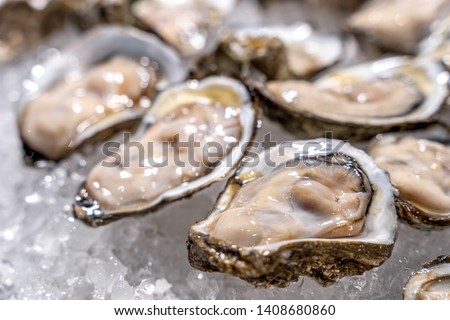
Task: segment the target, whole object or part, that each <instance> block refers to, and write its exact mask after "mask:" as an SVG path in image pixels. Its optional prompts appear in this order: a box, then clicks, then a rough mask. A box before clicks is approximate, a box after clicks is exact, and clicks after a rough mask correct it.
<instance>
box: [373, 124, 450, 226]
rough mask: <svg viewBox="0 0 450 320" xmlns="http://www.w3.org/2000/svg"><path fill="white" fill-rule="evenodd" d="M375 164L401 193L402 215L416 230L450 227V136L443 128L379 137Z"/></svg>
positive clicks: (400, 207)
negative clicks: (417, 228)
mask: <svg viewBox="0 0 450 320" xmlns="http://www.w3.org/2000/svg"><path fill="white" fill-rule="evenodd" d="M369 154H370V155H371V156H372V157H373V159H374V161H375V163H376V164H377V165H378V166H379V167H380V168H382V169H384V170H386V171H387V172H388V173H389V175H390V178H391V182H392V185H393V186H394V187H395V188H396V189H397V191H398V194H397V196H396V207H397V213H398V215H399V216H400V217H401V218H403V219H405V220H406V221H408V222H409V223H410V224H412V225H413V226H415V227H428V228H430V227H434V228H436V227H444V226H450V191H449V190H450V132H449V131H448V130H447V129H445V128H443V127H440V126H432V127H430V128H428V129H424V130H417V131H412V132H408V133H395V134H394V133H391V134H383V135H378V136H377V137H376V138H374V140H373V141H372V142H371V143H370V145H369Z"/></svg>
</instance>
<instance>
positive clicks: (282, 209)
mask: <svg viewBox="0 0 450 320" xmlns="http://www.w3.org/2000/svg"><path fill="white" fill-rule="evenodd" d="M251 163H253V164H255V165H250V163H247V164H246V163H245V162H243V163H241V166H240V167H239V168H238V170H237V171H236V174H235V175H234V176H233V177H232V178H231V179H230V180H229V182H228V184H227V186H226V188H225V190H224V191H223V192H222V194H221V195H220V197H219V199H218V200H217V202H216V204H215V205H214V208H213V209H212V211H211V213H210V214H209V215H208V217H206V218H205V219H204V220H202V221H200V222H198V223H196V224H194V225H193V226H192V227H191V229H190V232H189V241H188V249H189V261H190V263H191V265H192V266H193V267H195V268H197V269H199V270H202V271H221V272H225V273H229V274H232V275H235V276H238V277H240V278H242V279H244V280H245V281H248V282H250V283H253V284H255V285H257V286H263V287H270V286H279V287H282V286H287V285H288V284H289V282H291V281H296V280H297V278H298V277H299V276H300V275H308V276H311V277H314V278H315V279H316V280H317V281H318V282H319V283H321V284H322V285H329V284H331V283H333V282H335V281H337V280H338V279H340V278H342V277H344V276H348V275H358V274H362V273H363V272H364V271H366V270H369V269H372V268H374V267H376V266H379V265H380V264H382V263H383V262H384V261H385V260H386V259H387V258H388V257H389V256H390V254H391V251H392V247H393V244H394V240H395V233H396V225H397V223H396V214H395V208H394V196H393V189H392V187H391V185H390V183H389V178H388V176H387V174H386V173H385V172H384V171H382V170H381V169H379V168H378V167H377V166H376V165H375V164H374V163H373V161H372V159H371V158H370V157H369V156H367V155H366V154H365V153H364V152H362V151H361V150H358V149H356V148H354V147H352V146H350V145H349V144H348V143H344V142H342V141H339V140H325V139H317V140H309V141H308V140H307V141H295V142H292V143H288V144H280V145H278V146H277V147H275V148H272V149H270V150H266V151H263V152H261V153H260V154H259V155H258V157H257V158H256V159H255V160H254V161H253V160H252V161H251Z"/></svg>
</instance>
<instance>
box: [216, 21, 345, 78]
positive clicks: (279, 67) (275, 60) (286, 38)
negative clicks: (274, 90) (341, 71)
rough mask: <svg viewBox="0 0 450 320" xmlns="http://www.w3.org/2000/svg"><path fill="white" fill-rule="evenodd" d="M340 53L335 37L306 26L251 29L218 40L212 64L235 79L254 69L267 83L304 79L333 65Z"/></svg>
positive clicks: (235, 31) (336, 37)
mask: <svg viewBox="0 0 450 320" xmlns="http://www.w3.org/2000/svg"><path fill="white" fill-rule="evenodd" d="M343 51H344V48H343V42H342V40H341V39H340V37H339V36H337V35H328V34H322V33H319V32H317V31H314V30H313V28H312V27H311V26H310V25H308V24H300V23H299V24H294V25H289V26H288V25H268V26H255V27H246V28H238V29H236V30H234V31H232V32H231V34H230V35H229V36H227V37H226V38H225V39H224V40H222V43H221V46H220V48H219V50H218V52H217V53H216V57H215V60H216V61H215V63H217V64H219V67H220V68H221V69H224V70H225V72H227V71H228V70H231V71H233V70H235V72H236V73H238V75H239V74H241V73H244V72H246V71H248V68H255V69H256V70H258V71H261V72H262V73H263V74H264V76H265V77H266V78H267V79H292V78H305V77H309V76H312V75H314V74H316V73H317V72H319V71H320V70H322V69H324V68H326V67H329V66H330V65H332V64H334V63H336V62H337V61H338V60H339V59H341V57H342V55H343ZM224 60H226V61H224ZM233 64H236V66H233ZM236 69H237V70H236ZM250 72H253V71H250Z"/></svg>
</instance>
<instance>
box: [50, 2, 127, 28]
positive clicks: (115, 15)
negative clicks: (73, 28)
mask: <svg viewBox="0 0 450 320" xmlns="http://www.w3.org/2000/svg"><path fill="white" fill-rule="evenodd" d="M51 1H55V0H51ZM59 1H62V2H64V3H65V4H66V5H67V7H68V8H69V9H70V10H71V12H72V13H73V14H74V15H75V16H76V21H77V24H78V25H80V26H81V27H82V28H88V27H92V26H94V25H96V24H98V23H128V22H130V21H131V14H130V3H131V0H59Z"/></svg>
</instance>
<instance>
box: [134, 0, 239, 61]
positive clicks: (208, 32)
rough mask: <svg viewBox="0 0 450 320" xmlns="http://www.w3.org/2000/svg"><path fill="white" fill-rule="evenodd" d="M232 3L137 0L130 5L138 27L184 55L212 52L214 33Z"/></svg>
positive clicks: (205, 0) (231, 8)
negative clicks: (153, 34) (150, 32)
mask: <svg viewBox="0 0 450 320" xmlns="http://www.w3.org/2000/svg"><path fill="white" fill-rule="evenodd" d="M235 2H236V1H235V0H223V1H212V0H140V1H137V2H135V3H133V5H132V13H133V15H134V16H135V17H136V18H137V25H138V26H139V27H141V28H143V29H147V30H152V31H154V32H156V33H157V34H159V35H160V36H161V37H162V38H163V39H164V40H166V41H167V42H168V43H170V44H171V45H172V46H174V47H175V48H177V49H178V50H179V51H180V52H181V53H183V54H184V55H186V56H193V55H197V54H201V53H204V52H205V51H208V50H210V49H214V48H215V46H216V44H217V41H218V39H217V34H216V33H217V31H218V28H219V27H220V26H221V25H222V23H223V22H224V20H225V19H226V17H227V16H228V14H229V13H230V12H231V11H232V10H233V8H234V4H235Z"/></svg>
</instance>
